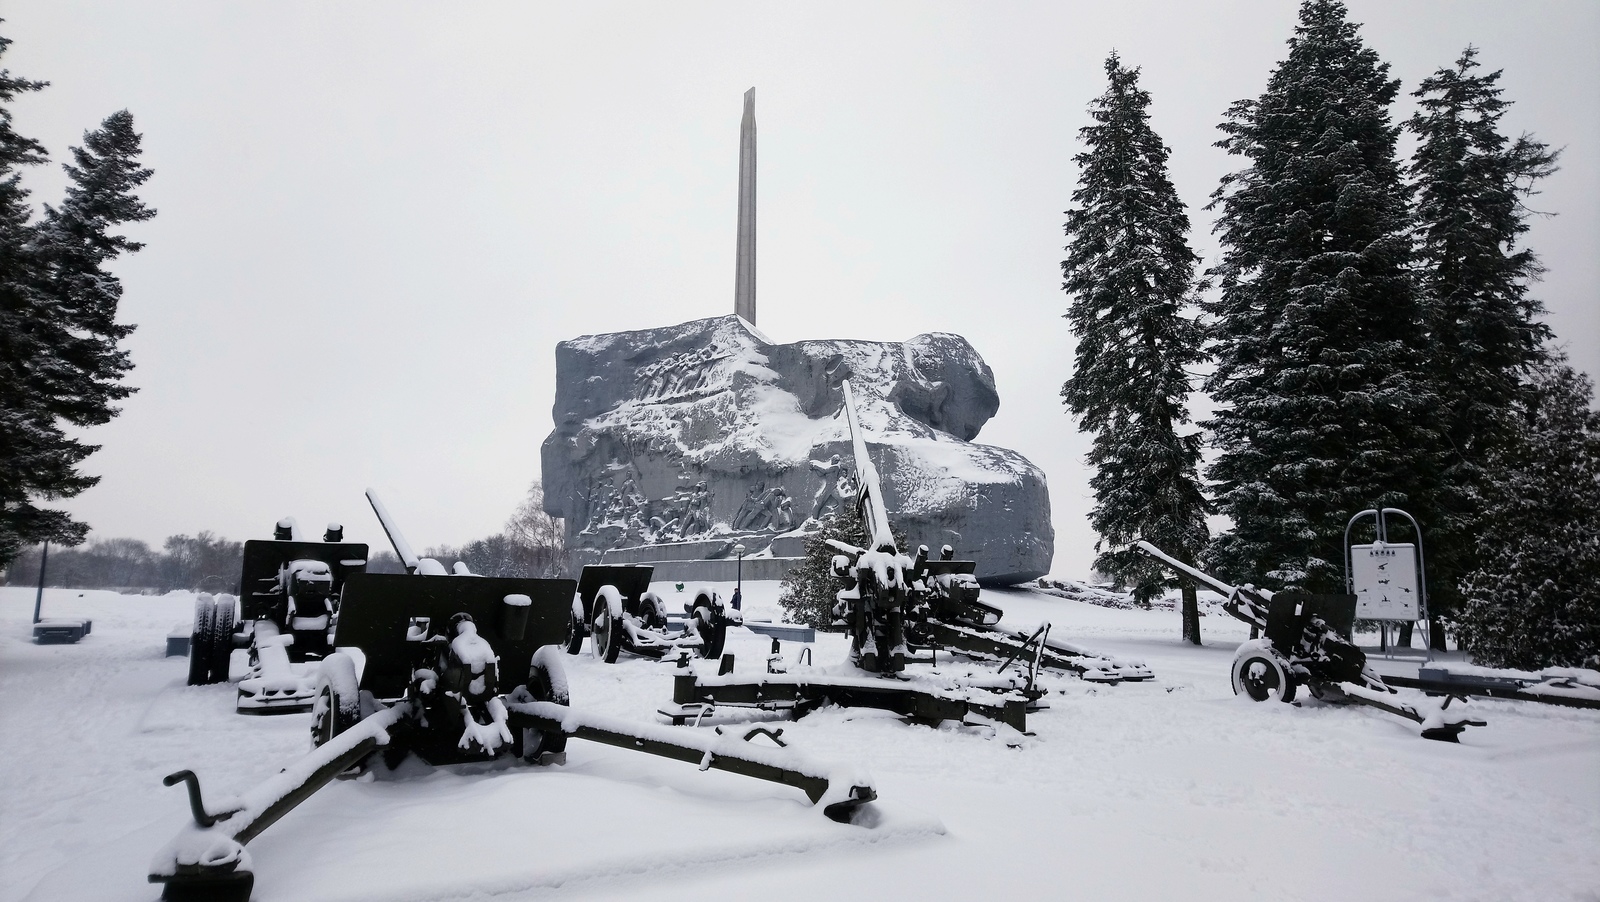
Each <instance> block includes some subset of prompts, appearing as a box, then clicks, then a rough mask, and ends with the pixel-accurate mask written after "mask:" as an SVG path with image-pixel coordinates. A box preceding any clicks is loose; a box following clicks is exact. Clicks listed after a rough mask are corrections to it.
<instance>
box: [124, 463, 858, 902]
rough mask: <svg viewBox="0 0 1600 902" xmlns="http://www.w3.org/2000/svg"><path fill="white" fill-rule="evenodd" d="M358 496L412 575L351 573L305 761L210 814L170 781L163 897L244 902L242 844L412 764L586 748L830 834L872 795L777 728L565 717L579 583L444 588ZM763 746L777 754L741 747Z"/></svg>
mask: <svg viewBox="0 0 1600 902" xmlns="http://www.w3.org/2000/svg"><path fill="white" fill-rule="evenodd" d="M368 498H369V499H370V500H371V501H372V504H373V509H374V511H375V512H376V513H377V514H378V516H379V519H380V521H382V522H383V524H384V529H385V531H386V532H387V533H388V534H389V536H390V539H391V542H392V543H393V544H394V546H395V551H396V553H397V554H398V555H399V556H400V558H401V560H402V561H404V562H405V563H406V568H407V570H408V573H406V574H372V573H365V572H357V573H351V574H349V576H348V579H347V581H346V583H345V586H344V592H343V595H342V602H341V604H340V610H339V618H338V622H337V624H336V626H335V630H334V640H333V644H334V646H336V647H337V648H339V649H347V648H349V649H357V650H359V651H360V655H359V657H360V658H361V660H362V661H364V666H363V667H361V668H360V669H359V671H358V668H357V666H356V657H357V656H356V655H352V654H347V653H346V652H345V651H343V650H340V651H334V652H332V653H330V654H328V655H327V656H325V657H324V658H323V659H322V660H321V661H320V662H319V663H318V666H317V675H316V693H315V700H314V704H313V707H312V719H311V746H312V748H311V751H310V753H309V754H307V755H306V756H305V757H303V758H301V759H300V760H298V761H296V762H294V763H292V764H290V765H289V766H288V767H286V768H284V769H283V770H281V771H279V772H278V773H277V774H276V775H274V776H272V777H270V778H269V779H267V780H266V781H265V782H264V783H262V784H261V785H260V786H258V787H257V788H255V789H253V790H251V791H249V792H246V793H244V794H243V795H242V796H240V797H238V798H237V799H232V800H229V801H228V802H227V803H225V804H222V805H219V806H215V807H213V806H207V805H206V803H205V800H204V799H203V797H202V794H201V791H200V784H199V779H198V778H197V777H196V776H195V775H194V774H193V773H192V772H190V771H179V772H177V773H174V774H172V775H170V776H168V777H167V778H166V780H165V782H166V784H167V785H169V786H172V785H176V784H178V783H180V782H182V783H184V784H185V785H186V786H187V788H188V793H189V803H190V808H191V811H192V813H193V816H194V822H193V823H192V824H190V825H187V826H186V827H185V828H184V829H183V830H182V831H181V832H180V833H179V834H178V835H177V836H176V837H174V838H173V840H172V841H171V842H169V843H168V844H167V845H166V846H165V847H164V848H163V849H162V850H161V851H159V852H158V853H157V854H156V856H155V857H154V859H153V860H152V862H151V865H150V873H149V879H150V881H151V882H152V883H163V884H165V888H164V890H163V893H162V898H163V899H168V900H179V899H204V900H216V902H245V900H247V899H248V898H249V896H250V891H251V889H252V887H253V885H254V882H255V877H254V873H253V865H252V863H251V860H250V856H249V854H248V853H247V852H246V851H245V849H244V846H245V844H246V843H248V842H250V841H251V840H252V839H254V838H255V837H256V836H258V835H260V834H261V832H262V831H264V830H266V829H267V827H269V826H271V825H272V824H273V823H274V822H276V821H277V820H278V819H280V818H282V817H283V816H284V815H286V814H288V813H289V812H290V811H291V810H293V809H294V808H295V807H296V806H297V805H299V804H300V803H301V802H303V801H305V800H306V799H307V798H309V797H310V796H311V795H312V794H313V793H315V792H316V791H317V790H318V789H321V788H322V787H323V786H326V785H327V784H328V783H329V782H331V781H332V780H334V779H335V778H337V777H339V776H344V775H355V774H359V773H360V772H362V771H364V770H366V769H369V768H372V767H378V766H386V767H389V768H391V769H392V768H393V767H396V766H398V765H399V763H400V762H401V760H402V759H404V758H405V757H406V756H408V755H414V756H416V757H417V758H419V759H421V760H422V761H424V762H426V763H428V764H430V765H435V766H439V765H450V764H460V763H469V762H482V761H489V760H495V759H500V758H514V759H520V760H522V761H524V762H526V763H529V764H560V763H563V762H564V761H565V757H566V744H567V740H569V739H586V740H589V741H592V742H599V743H604V744H608V745H613V746H617V747H619V748H627V749H633V750H635V751H642V752H645V753H647V754H652V755H658V756H662V757H668V758H673V759H676V760H680V761H686V762H690V763H694V764H697V765H698V766H699V767H700V769H702V770H705V769H708V768H715V769H718V770H725V771H729V772H731V773H737V774H742V775H744V776H749V777H755V778H757V779H762V780H768V781H772V782H776V783H782V784H785V785H789V786H793V787H796V788H798V789H800V790H801V791H802V792H803V793H805V795H806V797H807V798H808V799H810V800H811V801H812V802H813V803H815V804H818V805H821V806H822V807H823V811H824V813H825V814H826V815H827V816H828V817H830V818H832V819H834V820H838V821H849V820H850V819H851V817H852V815H853V813H854V811H855V810H856V809H857V808H858V807H859V806H861V805H862V804H864V803H866V802H870V801H872V800H873V799H874V798H876V796H877V794H876V791H875V790H874V788H873V785H872V781H871V779H870V778H867V777H865V776H863V775H850V776H846V777H843V778H839V779H833V778H830V773H831V769H830V768H828V767H826V766H823V765H820V764H818V763H816V762H813V761H810V760H809V759H807V758H805V757H804V756H802V755H800V754H799V753H797V752H796V751H794V750H793V749H790V748H787V747H784V746H783V742H782V739H781V738H780V735H779V733H781V731H779V733H774V732H773V731H769V730H766V729H765V728H762V727H756V728H753V729H749V730H746V731H742V732H741V733H740V734H738V735H730V736H721V735H714V736H713V735H707V734H704V733H698V732H693V731H682V730H675V729H672V728H670V727H663V726H659V725H655V724H634V723H629V722H628V721H625V720H621V719H618V718H612V717H606V716H602V715H598V714H592V713H587V712H583V711H580V710H575V709H573V708H572V707H570V705H569V702H570V694H569V691H568V688H567V682H566V678H565V676H564V674H563V671H562V667H561V655H560V652H559V649H558V648H557V646H558V645H559V644H560V643H561V642H562V641H563V640H564V638H565V634H566V630H567V620H568V612H569V610H570V599H571V598H572V596H573V592H574V590H575V589H576V583H575V581H573V580H570V579H510V578H491V577H472V578H462V577H470V576H471V574H468V573H465V572H461V571H462V570H464V568H458V572H457V573H456V574H455V575H448V574H446V573H445V572H444V568H443V567H442V566H441V565H439V564H438V562H436V561H430V560H429V559H418V558H417V557H416V556H415V555H413V554H411V552H410V548H409V547H408V546H406V544H405V541H404V539H403V538H401V537H400V534H399V532H398V530H397V529H395V527H394V525H393V521H392V520H390V519H389V517H388V514H387V512H386V511H384V509H383V506H382V505H381V503H379V502H378V500H377V498H376V497H375V496H374V495H373V494H372V493H371V492H370V491H369V492H368ZM524 674H525V675H526V676H525V677H524V676H523V675H524ZM762 734H764V735H767V736H768V737H771V738H772V739H774V741H775V742H776V743H777V746H778V747H776V748H774V747H770V746H758V745H754V744H751V743H750V742H748V740H750V739H752V738H754V737H755V736H757V735H762Z"/></svg>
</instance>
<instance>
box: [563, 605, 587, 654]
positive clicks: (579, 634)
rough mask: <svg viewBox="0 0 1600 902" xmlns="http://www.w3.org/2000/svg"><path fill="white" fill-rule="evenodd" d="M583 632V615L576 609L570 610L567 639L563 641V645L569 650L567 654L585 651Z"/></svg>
mask: <svg viewBox="0 0 1600 902" xmlns="http://www.w3.org/2000/svg"><path fill="white" fill-rule="evenodd" d="M583 634H584V628H583V617H582V616H580V615H579V614H578V613H576V612H574V611H568V612H567V638H566V641H565V642H563V643H562V647H564V648H565V649H566V650H567V654H569V655H575V654H577V653H578V652H580V651H583Z"/></svg>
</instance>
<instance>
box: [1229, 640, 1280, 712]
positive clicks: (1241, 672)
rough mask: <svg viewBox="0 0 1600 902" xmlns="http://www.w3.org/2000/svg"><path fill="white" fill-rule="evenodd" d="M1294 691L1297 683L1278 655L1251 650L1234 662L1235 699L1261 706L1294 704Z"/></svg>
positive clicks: (1240, 655) (1241, 654)
mask: <svg viewBox="0 0 1600 902" xmlns="http://www.w3.org/2000/svg"><path fill="white" fill-rule="evenodd" d="M1294 690H1295V684H1294V679H1293V678H1292V677H1290V676H1289V673H1288V671H1287V670H1286V669H1285V668H1284V666H1283V661H1282V660H1280V659H1279V658H1278V657H1277V656H1276V655H1273V654H1269V653H1267V652H1263V651H1256V650H1251V651H1247V652H1242V653H1240V654H1239V656H1238V657H1236V658H1234V659H1233V694H1234V695H1247V696H1249V697H1250V699H1251V700H1252V701H1258V702H1264V701H1270V700H1273V699H1277V700H1278V701H1282V702H1292V701H1294Z"/></svg>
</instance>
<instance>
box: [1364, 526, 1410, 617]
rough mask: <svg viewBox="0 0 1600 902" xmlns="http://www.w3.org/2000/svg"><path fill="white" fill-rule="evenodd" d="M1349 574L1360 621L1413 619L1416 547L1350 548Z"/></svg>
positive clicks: (1379, 544) (1383, 544) (1379, 545)
mask: <svg viewBox="0 0 1600 902" xmlns="http://www.w3.org/2000/svg"><path fill="white" fill-rule="evenodd" d="M1350 575H1351V578H1352V581H1353V582H1354V583H1355V593H1356V616H1357V617H1360V618H1362V619H1363V620H1416V619H1417V617H1418V616H1419V615H1418V613H1417V608H1418V597H1419V596H1418V593H1417V546H1415V545H1411V544H1403V545H1389V544H1385V543H1383V542H1376V543H1373V544H1371V545H1352V546H1350Z"/></svg>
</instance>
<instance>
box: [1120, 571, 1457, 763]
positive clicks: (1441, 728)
mask: <svg viewBox="0 0 1600 902" xmlns="http://www.w3.org/2000/svg"><path fill="white" fill-rule="evenodd" d="M1137 545H1138V548H1139V550H1141V551H1143V552H1144V553H1145V554H1147V555H1149V556H1150V557H1153V558H1155V559H1156V560H1158V561H1161V562H1162V563H1164V564H1166V565H1167V567H1168V568H1170V569H1171V570H1173V571H1174V572H1176V573H1179V574H1182V575H1183V576H1186V577H1188V578H1190V579H1192V580H1195V581H1197V582H1200V583H1202V584H1204V585H1206V586H1208V587H1210V588H1211V589H1212V590H1214V591H1216V592H1217V593H1219V594H1220V595H1222V597H1223V602H1222V609H1223V610H1224V611H1226V612H1228V614H1230V615H1231V616H1233V617H1234V618H1235V619H1237V620H1239V621H1241V622H1243V623H1247V624H1249V625H1250V626H1251V627H1252V629H1253V631H1254V634H1257V635H1259V637H1260V638H1255V639H1250V640H1248V641H1246V642H1244V643H1243V644H1241V645H1240V646H1239V650H1238V651H1237V652H1235V654H1234V656H1233V665H1232V668H1231V669H1230V671H1229V673H1230V676H1231V679H1232V682H1233V692H1234V694H1235V695H1243V696H1246V697H1248V698H1250V699H1252V700H1253V701H1258V702H1264V701H1269V700H1271V699H1277V700H1278V701H1283V702H1294V699H1295V695H1296V694H1297V690H1298V688H1299V687H1300V686H1304V687H1306V689H1307V690H1308V691H1309V692H1310V693H1311V695H1312V697H1313V698H1316V699H1318V700H1320V701H1324V702H1328V703H1331V704H1356V705H1367V706H1370V707H1373V708H1377V709H1379V710H1380V711H1387V712H1388V713H1390V714H1394V715H1396V716H1398V717H1403V718H1405V719H1406V720H1409V721H1412V722H1413V723H1416V724H1419V725H1420V726H1421V727H1422V738H1424V739H1437V740H1441V741H1443V742H1459V741H1460V740H1459V739H1458V738H1457V737H1458V736H1459V735H1460V734H1461V731H1462V730H1464V729H1466V728H1467V727H1469V726H1473V727H1481V726H1483V725H1484V721H1483V720H1480V719H1478V718H1476V717H1473V716H1472V715H1471V714H1469V713H1467V712H1466V711H1465V710H1464V709H1462V708H1456V709H1455V710H1453V711H1452V710H1448V709H1449V705H1450V703H1451V702H1452V701H1454V700H1456V698H1457V697H1455V696H1447V697H1446V698H1445V700H1444V703H1443V704H1441V705H1440V706H1439V707H1438V708H1437V709H1435V710H1433V711H1431V712H1428V713H1426V714H1424V713H1422V712H1420V711H1418V709H1417V708H1416V706H1414V705H1411V704H1408V703H1406V702H1403V701H1400V700H1398V699H1397V698H1395V695H1396V694H1397V693H1396V692H1395V690H1394V689H1392V688H1390V687H1389V685H1388V684H1387V683H1385V682H1384V681H1383V677H1381V676H1379V675H1378V673H1377V672H1376V671H1374V670H1373V669H1372V668H1370V667H1368V666H1367V656H1366V653H1365V652H1363V651H1362V650H1361V649H1360V648H1359V647H1358V646H1357V645H1356V644H1355V642H1354V641H1352V630H1353V628H1354V626H1355V616H1356V597H1355V596H1354V595H1313V594H1309V593H1303V592H1272V591H1269V590H1267V589H1258V588H1256V587H1255V586H1253V585H1249V584H1246V585H1242V586H1230V585H1228V584H1227V583H1225V582H1223V581H1222V580H1220V579H1217V578H1216V577H1214V576H1212V575H1210V574H1208V573H1206V572H1204V571H1203V570H1200V569H1199V568H1197V567H1193V566H1190V565H1189V564H1185V563H1184V562H1182V561H1180V560H1178V559H1177V558H1174V557H1172V556H1171V555H1169V554H1167V553H1166V552H1164V551H1162V550H1161V549H1159V548H1157V547H1156V546H1154V545H1152V544H1150V543H1149V542H1145V541H1140V542H1138V543H1137ZM1461 701H1463V702H1465V699H1464V698H1463V699H1461Z"/></svg>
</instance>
